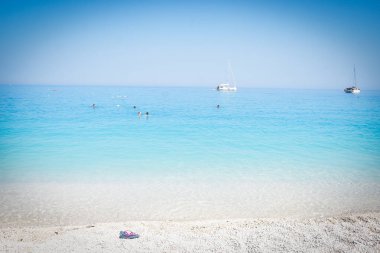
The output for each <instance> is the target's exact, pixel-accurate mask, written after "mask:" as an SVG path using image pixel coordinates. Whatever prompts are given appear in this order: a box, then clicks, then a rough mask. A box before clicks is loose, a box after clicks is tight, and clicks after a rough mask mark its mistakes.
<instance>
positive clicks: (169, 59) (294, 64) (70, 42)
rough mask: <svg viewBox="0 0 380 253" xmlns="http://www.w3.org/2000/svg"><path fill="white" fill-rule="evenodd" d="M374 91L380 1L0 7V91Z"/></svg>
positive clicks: (379, 61) (379, 58) (379, 69)
mask: <svg viewBox="0 0 380 253" xmlns="http://www.w3.org/2000/svg"><path fill="white" fill-rule="evenodd" d="M229 60H230V61H231V63H232V67H233V70H234V74H235V77H236V82H237V85H239V86H251V87H301V88H319V87H321V88H332V89H335V88H336V89H341V88H343V87H345V86H348V85H350V84H352V79H353V77H352V76H353V74H352V68H353V65H354V64H356V68H357V74H358V82H359V86H360V87H361V88H362V89H380V1H377V0H374V1H369V0H361V1H360V0H357V1H350V0H344V1H337V0H332V1H325V0H320V1H306V0H305V1H271V0H269V1H144V0H142V1H96V0H95V1H90V0H88V1H81V0H78V1H70V0H68V1H41V0H40V1H32V0H31V1H17V0H10V1H7V0H6V1H4V0H2V1H0V83H2V84H9V83H11V84H96V85H99V84H104V85H115V84H116V85H119V84H120V85H124V84H125V85H174V86H181V85H186V86H189V85H201V86H210V87H214V86H215V85H217V84H218V83H219V82H221V81H224V80H225V77H226V67H227V62H228V61H229Z"/></svg>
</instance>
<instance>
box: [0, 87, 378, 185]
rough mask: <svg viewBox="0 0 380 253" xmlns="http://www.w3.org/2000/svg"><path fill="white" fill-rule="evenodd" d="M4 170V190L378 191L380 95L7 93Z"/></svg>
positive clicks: (112, 90) (3, 100) (1, 93)
mask: <svg viewBox="0 0 380 253" xmlns="http://www.w3.org/2000/svg"><path fill="white" fill-rule="evenodd" d="M93 103H95V104H96V107H95V108H92V107H91V105H92V104H93ZM217 104H219V105H220V108H219V109H218V108H216V105H217ZM133 106H136V107H137V108H136V109H134V108H133ZM138 111H141V112H142V113H143V114H144V113H145V112H147V111H148V112H149V116H148V117H146V116H145V115H142V117H141V118H139V117H138V116H137V112H138ZM0 166H1V167H0V180H1V181H3V182H17V181H83V180H90V181H92V180H96V181H113V180H124V179H127V178H147V177H154V178H170V177H172V178H178V179H181V180H184V179H189V180H215V179H217V180H223V179H231V178H234V179H237V180H245V179H247V178H255V179H257V180H263V181H268V180H269V181H293V180H296V181H310V180H319V179H322V180H323V179H325V178H330V179H331V178H333V179H334V178H335V179H336V180H340V179H341V177H342V176H344V177H346V179H348V180H352V181H360V180H363V181H366V180H369V181H375V182H379V181H380V92H379V91H365V90H364V91H362V93H361V94H359V95H352V94H345V93H344V92H343V90H296V89H290V90H286V89H253V88H252V89H251V88H241V89H239V90H238V92H236V93H220V92H217V91H215V90H214V89H212V88H198V87H197V88H168V87H157V88H156V87H155V88H149V87H100V86H99V87H96V86H91V87H89V86H76V87H72V86H6V85H3V86H1V87H0Z"/></svg>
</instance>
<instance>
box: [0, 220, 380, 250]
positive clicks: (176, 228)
mask: <svg viewBox="0 0 380 253" xmlns="http://www.w3.org/2000/svg"><path fill="white" fill-rule="evenodd" d="M124 229H130V230H132V231H135V232H136V233H138V234H140V238H138V239H133V240H125V239H124V240H123V239H119V238H118V233H119V231H120V230H124ZM0 233H1V236H0V245H1V246H0V251H1V252H379V251H380V213H362V214H351V215H341V216H335V217H323V218H307V219H300V218H298V219H241V220H239V219H235V220H213V221H212V220H205V221H181V222H179V221H133V222H121V223H99V224H88V225H85V226H61V227H22V228H2V229H1V230H0Z"/></svg>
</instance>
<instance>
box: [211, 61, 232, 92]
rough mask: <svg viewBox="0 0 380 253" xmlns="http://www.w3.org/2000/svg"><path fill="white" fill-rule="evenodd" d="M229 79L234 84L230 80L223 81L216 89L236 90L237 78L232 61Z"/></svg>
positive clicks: (229, 65) (229, 66) (229, 67)
mask: <svg viewBox="0 0 380 253" xmlns="http://www.w3.org/2000/svg"><path fill="white" fill-rule="evenodd" d="M228 79H229V81H230V80H232V83H233V85H231V84H230V83H229V82H227V83H221V84H219V85H218V86H217V87H216V90H218V91H236V90H237V88H236V85H235V78H234V74H233V72H232V67H231V63H228Z"/></svg>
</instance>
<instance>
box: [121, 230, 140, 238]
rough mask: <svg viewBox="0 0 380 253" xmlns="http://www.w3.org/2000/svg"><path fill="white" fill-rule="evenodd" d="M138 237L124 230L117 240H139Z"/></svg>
mask: <svg viewBox="0 0 380 253" xmlns="http://www.w3.org/2000/svg"><path fill="white" fill-rule="evenodd" d="M139 237H140V236H139V235H138V234H136V233H134V232H132V231H129V230H125V231H120V234H119V238H120V239H135V238H139Z"/></svg>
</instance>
